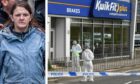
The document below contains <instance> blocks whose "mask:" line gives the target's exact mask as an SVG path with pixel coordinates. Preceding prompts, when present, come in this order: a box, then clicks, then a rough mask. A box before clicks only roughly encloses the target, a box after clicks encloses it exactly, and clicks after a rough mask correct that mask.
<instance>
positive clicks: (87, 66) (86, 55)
mask: <svg viewBox="0 0 140 84" xmlns="http://www.w3.org/2000/svg"><path fill="white" fill-rule="evenodd" d="M93 59H94V54H93V52H92V51H91V50H90V46H89V45H85V50H84V51H83V52H82V60H83V71H84V72H93V63H92V60H93ZM81 81H94V79H93V76H84V79H83V80H81Z"/></svg>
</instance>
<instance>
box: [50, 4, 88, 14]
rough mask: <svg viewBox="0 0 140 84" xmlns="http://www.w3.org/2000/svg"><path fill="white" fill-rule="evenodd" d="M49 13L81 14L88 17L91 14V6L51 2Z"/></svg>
mask: <svg viewBox="0 0 140 84" xmlns="http://www.w3.org/2000/svg"><path fill="white" fill-rule="evenodd" d="M48 7H49V8H48V9H49V11H48V12H49V14H55V15H66V16H80V17H87V16H88V15H89V8H86V7H78V6H69V5H63V4H55V5H54V4H49V5H48Z"/></svg>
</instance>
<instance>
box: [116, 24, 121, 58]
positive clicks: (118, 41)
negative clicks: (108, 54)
mask: <svg viewBox="0 0 140 84" xmlns="http://www.w3.org/2000/svg"><path fill="white" fill-rule="evenodd" d="M122 38H123V35H122V27H121V26H120V25H115V26H114V56H121V55H122Z"/></svg>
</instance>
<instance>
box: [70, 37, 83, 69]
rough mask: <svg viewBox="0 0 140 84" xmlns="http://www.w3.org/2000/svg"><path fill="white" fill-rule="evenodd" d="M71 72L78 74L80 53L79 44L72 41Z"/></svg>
mask: <svg viewBox="0 0 140 84" xmlns="http://www.w3.org/2000/svg"><path fill="white" fill-rule="evenodd" d="M71 52H72V71H76V72H80V71H81V67H80V53H81V52H82V49H81V46H80V44H78V43H77V41H76V40H74V41H73V45H72V49H71Z"/></svg>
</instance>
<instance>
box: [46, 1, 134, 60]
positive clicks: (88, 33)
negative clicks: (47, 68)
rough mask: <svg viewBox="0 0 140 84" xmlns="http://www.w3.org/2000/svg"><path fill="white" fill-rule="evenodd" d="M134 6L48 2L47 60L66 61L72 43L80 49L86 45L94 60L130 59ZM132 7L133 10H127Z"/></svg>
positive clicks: (105, 3)
mask: <svg viewBox="0 0 140 84" xmlns="http://www.w3.org/2000/svg"><path fill="white" fill-rule="evenodd" d="M135 3H136V2H131V1H130V0H82V1H81V0H70V1H69V0H49V1H48V13H49V23H50V26H49V27H50V57H49V58H50V59H51V60H58V61H70V60H71V52H70V49H71V46H72V41H73V40H77V41H78V43H79V44H80V45H81V47H82V48H83V49H84V44H85V43H88V44H89V45H90V48H91V50H92V51H93V52H94V55H95V59H101V58H119V57H122V56H123V57H131V58H133V51H134V41H133V39H134V34H135V25H136V22H135V21H136V10H137V9H136V7H137V5H136V4H135ZM133 8H135V9H136V10H131V9H133ZM94 47H95V49H94Z"/></svg>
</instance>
